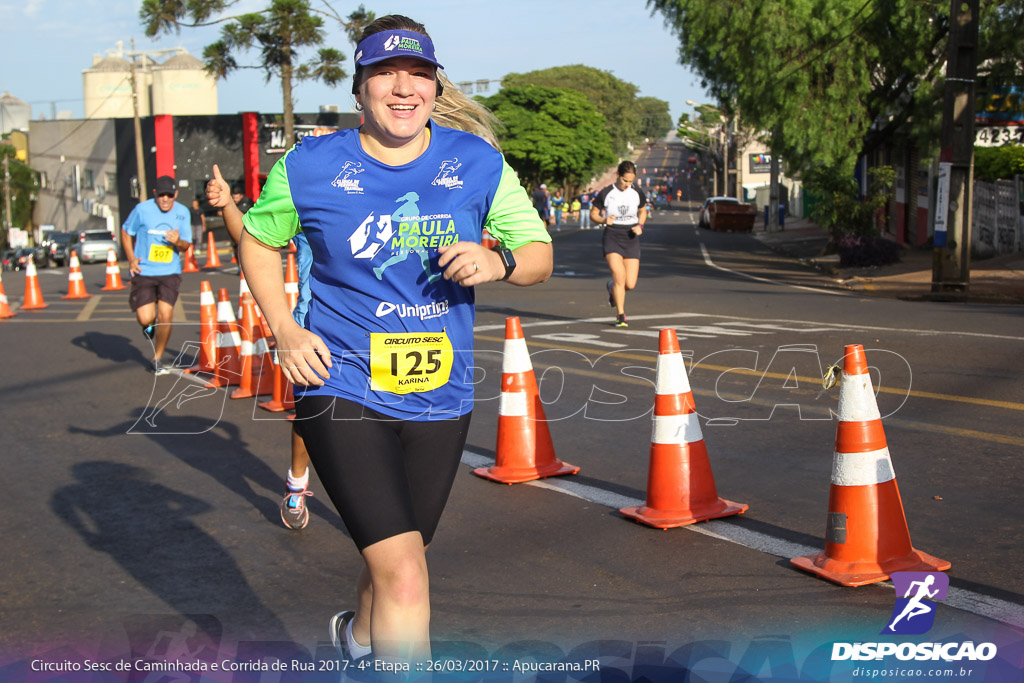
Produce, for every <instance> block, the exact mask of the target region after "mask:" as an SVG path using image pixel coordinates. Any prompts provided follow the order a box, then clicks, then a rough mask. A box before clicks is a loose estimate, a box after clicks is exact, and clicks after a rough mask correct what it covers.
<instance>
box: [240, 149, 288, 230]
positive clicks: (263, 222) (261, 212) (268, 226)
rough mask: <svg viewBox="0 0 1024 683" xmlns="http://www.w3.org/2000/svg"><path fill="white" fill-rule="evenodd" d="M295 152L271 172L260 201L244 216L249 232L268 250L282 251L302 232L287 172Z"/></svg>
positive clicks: (276, 165) (243, 222) (281, 160)
mask: <svg viewBox="0 0 1024 683" xmlns="http://www.w3.org/2000/svg"><path fill="white" fill-rule="evenodd" d="M294 149H295V148H294V147H292V149H290V150H288V152H287V153H286V154H285V155H284V156H283V157H281V158H280V159H278V160H277V163H276V164H274V167H273V168H272V169H270V173H269V174H267V182H266V183H265V184H264V185H263V190H262V191H261V192H260V198H259V201H257V202H256V204H255V206H253V207H252V208H251V209H249V210H248V211H246V212H245V215H244V216H242V225H244V226H245V229H246V231H248V233H249V234H250V235H252V236H253V237H255V238H256V239H258V240H259V241H260V242H263V243H264V244H266V245H267V246H271V247H277V248H280V247H283V246H285V245H286V244H288V240H290V239H291V238H292V237H295V235H296V234H298V232H299V231H300V230H301V229H302V228H301V227H300V226H299V214H298V212H297V211H296V210H295V204H293V203H292V191H291V187H290V186H289V185H288V171H287V169H286V168H285V160H286V159H287V158H288V155H289V154H291V153H292V151H294Z"/></svg>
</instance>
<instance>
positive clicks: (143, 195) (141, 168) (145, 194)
mask: <svg viewBox="0 0 1024 683" xmlns="http://www.w3.org/2000/svg"><path fill="white" fill-rule="evenodd" d="M131 58H132V60H131V65H132V70H131V80H132V117H133V118H134V119H135V121H134V124H135V165H136V166H137V167H138V179H139V202H144V201H146V200H147V199H149V191H148V190H147V189H146V156H145V154H144V153H143V151H142V122H141V121H140V120H139V90H138V85H137V83H136V77H135V59H136V55H135V39H134V38H133V39H132V54H131Z"/></svg>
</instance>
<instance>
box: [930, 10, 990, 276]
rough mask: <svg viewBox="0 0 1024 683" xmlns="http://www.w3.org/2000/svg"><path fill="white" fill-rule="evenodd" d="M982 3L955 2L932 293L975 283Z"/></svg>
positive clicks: (936, 220) (948, 52) (945, 103)
mask: <svg viewBox="0 0 1024 683" xmlns="http://www.w3.org/2000/svg"><path fill="white" fill-rule="evenodd" d="M978 6H979V1H978V0H952V3H951V8H950V15H949V20H950V25H949V45H948V48H947V58H946V59H947V61H946V86H945V88H946V92H945V99H944V102H943V112H942V150H941V152H940V155H939V160H940V164H939V166H940V169H942V170H941V172H940V181H939V182H940V187H939V193H938V194H939V195H940V196H941V195H944V196H941V199H942V201H940V202H937V204H939V205H937V206H936V210H935V236H934V244H935V252H934V257H933V260H932V293H933V294H936V293H946V294H945V295H946V296H948V293H950V292H957V293H959V294H960V295H966V294H967V290H968V288H969V287H970V284H971V283H970V280H971V209H972V208H973V207H972V206H971V203H972V196H971V190H972V188H971V181H972V176H973V170H972V166H973V164H974V78H975V76H976V74H977V55H978Z"/></svg>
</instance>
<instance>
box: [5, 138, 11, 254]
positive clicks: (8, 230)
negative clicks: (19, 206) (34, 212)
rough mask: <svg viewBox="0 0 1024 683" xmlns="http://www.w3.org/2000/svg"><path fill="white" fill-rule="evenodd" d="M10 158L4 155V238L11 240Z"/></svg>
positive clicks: (8, 241)
mask: <svg viewBox="0 0 1024 683" xmlns="http://www.w3.org/2000/svg"><path fill="white" fill-rule="evenodd" d="M10 163H11V158H10V157H9V156H7V155H6V154H5V155H4V239H5V241H6V242H7V243H8V244H10V240H11V225H12V222H11V166H10Z"/></svg>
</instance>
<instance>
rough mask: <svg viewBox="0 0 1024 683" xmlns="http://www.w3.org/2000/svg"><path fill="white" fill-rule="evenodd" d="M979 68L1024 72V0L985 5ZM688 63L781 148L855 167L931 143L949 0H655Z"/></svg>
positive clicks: (1000, 74) (810, 160) (798, 158)
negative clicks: (906, 143) (877, 152)
mask: <svg viewBox="0 0 1024 683" xmlns="http://www.w3.org/2000/svg"><path fill="white" fill-rule="evenodd" d="M981 5H982V7H981V17H980V26H981V38H980V40H979V43H978V63H979V64H980V65H982V66H981V67H980V68H979V73H980V74H981V75H982V77H983V78H992V79H1001V80H1000V81H999V82H1005V81H1006V79H1008V78H1018V79H1019V78H1020V76H1021V73H1022V69H1024V41H1021V40H1020V36H1021V35H1022V33H1024V0H1009V1H1003V2H995V1H992V0H982V3H981ZM648 6H650V7H653V8H654V9H655V10H656V11H659V12H661V13H662V14H663V15H664V16H665V19H666V22H667V23H668V25H669V26H670V27H671V28H672V29H673V30H674V31H675V32H676V34H677V35H678V36H679V39H680V47H679V58H680V61H681V62H682V63H684V64H687V65H689V66H690V67H691V68H693V69H694V70H695V71H696V72H697V73H699V74H700V75H701V77H702V78H703V80H704V86H705V87H706V88H708V89H709V91H710V92H711V93H712V95H713V96H715V97H716V98H717V99H718V101H719V102H721V103H722V104H723V105H724V106H725V107H726V108H728V109H730V110H731V111H732V112H737V111H738V112H740V113H742V116H743V118H744V120H745V122H746V123H747V124H748V125H749V126H753V127H755V128H757V129H759V130H764V131H774V132H775V133H776V135H775V136H774V139H773V140H772V141H771V146H772V151H773V152H774V153H777V154H781V155H782V156H783V157H784V158H786V159H787V161H788V162H789V163H790V164H791V165H793V164H795V165H796V166H797V167H798V168H800V167H802V168H808V167H809V166H810V165H811V164H825V165H828V166H830V167H834V168H835V169H838V170H839V171H840V172H849V171H851V170H852V168H853V164H854V162H855V160H856V158H857V157H858V156H859V155H861V154H863V153H868V152H871V151H872V150H874V149H875V148H877V147H878V146H880V145H882V144H883V143H885V142H887V141H889V140H890V139H892V138H893V137H894V136H895V135H899V136H901V137H906V138H910V139H913V140H915V141H917V142H918V143H919V144H921V145H922V146H924V147H925V148H928V147H934V145H935V143H936V142H937V135H938V130H939V122H940V120H941V107H942V94H943V78H944V72H945V69H944V67H945V61H946V41H947V38H948V35H949V2H948V0H931V1H929V2H922V1H920V0H889V1H887V2H872V1H871V0H828V1H825V0H786V1H785V2H783V1H782V0H768V1H766V0H723V1H721V2H705V1H704V0H649V1H648Z"/></svg>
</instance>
